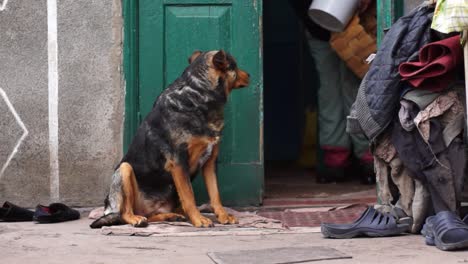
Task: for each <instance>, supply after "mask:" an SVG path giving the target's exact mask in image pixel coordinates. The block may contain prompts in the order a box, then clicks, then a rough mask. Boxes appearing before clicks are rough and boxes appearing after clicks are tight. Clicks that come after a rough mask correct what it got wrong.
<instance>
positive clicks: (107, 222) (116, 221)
mask: <svg viewBox="0 0 468 264" xmlns="http://www.w3.org/2000/svg"><path fill="white" fill-rule="evenodd" d="M113 225H125V222H124V221H123V220H122V217H120V213H110V214H107V215H104V216H102V217H100V218H98V219H96V220H95V221H94V222H93V223H91V225H89V227H91V228H101V227H103V226H113Z"/></svg>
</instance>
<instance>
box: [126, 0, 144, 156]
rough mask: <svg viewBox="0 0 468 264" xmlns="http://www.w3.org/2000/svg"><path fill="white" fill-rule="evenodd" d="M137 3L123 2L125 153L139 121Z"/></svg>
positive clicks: (129, 0)
mask: <svg viewBox="0 0 468 264" xmlns="http://www.w3.org/2000/svg"><path fill="white" fill-rule="evenodd" d="M137 4H138V2H137V1H132V0H124V1H123V16H124V40H125V41H124V48H123V49H124V57H123V58H124V60H123V63H124V65H123V66H124V75H125V83H126V93H125V121H124V142H123V146H124V152H126V151H127V149H128V146H129V145H130V143H131V141H132V139H133V136H134V134H135V131H136V129H137V128H138V124H139V123H140V120H139V105H138V76H137V74H138V39H137V34H136V33H137V29H138V17H137V14H138V13H137V12H136V10H137Z"/></svg>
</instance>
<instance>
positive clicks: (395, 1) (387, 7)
mask: <svg viewBox="0 0 468 264" xmlns="http://www.w3.org/2000/svg"><path fill="white" fill-rule="evenodd" d="M403 10H404V2H403V0H392V1H390V0H377V45H379V44H380V42H381V41H382V39H383V37H384V31H385V29H388V28H390V27H391V26H392V24H393V23H394V22H395V21H396V20H397V19H398V18H399V17H401V16H402V15H403Z"/></svg>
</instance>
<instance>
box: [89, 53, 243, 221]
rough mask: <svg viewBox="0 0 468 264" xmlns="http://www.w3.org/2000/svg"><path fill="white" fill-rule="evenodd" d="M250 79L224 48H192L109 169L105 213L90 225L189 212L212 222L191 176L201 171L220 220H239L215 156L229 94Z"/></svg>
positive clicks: (178, 216)
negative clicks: (221, 187)
mask: <svg viewBox="0 0 468 264" xmlns="http://www.w3.org/2000/svg"><path fill="white" fill-rule="evenodd" d="M249 79H250V75H249V74H248V73H247V72H245V71H243V70H241V69H239V68H238V67H237V64H236V60H235V59H234V58H233V57H232V56H231V55H230V54H228V53H227V52H225V51H223V50H219V51H208V52H201V51H195V52H194V53H193V54H192V55H191V56H190V58H189V65H188V67H187V68H186V69H185V70H184V72H183V73H182V75H181V76H180V77H179V78H178V79H176V80H175V81H174V82H173V83H172V84H171V85H169V87H167V89H166V90H164V91H163V92H162V93H161V94H160V95H159V97H158V98H157V99H156V101H155V103H154V105H153V108H152V110H151V112H150V113H149V114H148V115H147V116H146V118H145V119H144V121H143V122H142V123H141V125H140V126H139V128H138V130H137V132H136V135H135V137H134V139H133V141H132V143H131V145H130V147H129V149H128V151H127V153H126V155H125V156H124V157H123V158H122V160H121V162H120V164H119V165H118V166H117V168H116V169H115V172H114V174H113V176H112V182H111V186H110V191H109V194H108V195H107V197H106V199H105V211H104V216H103V217H101V218H99V219H97V220H95V221H94V222H93V223H92V224H91V228H100V227H102V226H110V225H118V224H131V225H133V226H135V227H144V226H147V225H148V223H149V222H158V221H180V220H185V219H186V218H188V219H189V220H190V222H191V223H192V224H193V225H194V226H196V227H211V226H213V222H212V221H211V220H210V219H208V218H206V217H204V216H202V215H201V213H200V211H199V210H198V208H197V206H196V203H195V197H194V193H193V190H192V184H191V181H192V180H193V179H194V177H195V176H196V175H197V173H198V172H199V171H200V170H201V172H202V175H203V177H204V181H205V185H206V189H207V191H208V195H209V197H210V204H211V207H212V209H213V212H214V213H215V215H216V218H217V220H218V221H219V223H221V224H234V223H237V219H236V218H235V217H234V216H232V215H230V214H228V213H227V212H226V211H225V209H224V207H223V206H222V204H221V199H220V195H219V191H218V184H217V176H216V158H217V156H218V153H219V144H220V139H221V134H222V130H223V126H224V117H223V113H224V106H225V105H226V103H227V101H228V96H229V95H230V93H231V92H232V91H233V90H234V89H237V88H242V87H246V86H248V84H249ZM179 205H180V206H181V207H179ZM176 209H179V211H180V209H181V210H182V212H177V213H176ZM180 213H182V214H180Z"/></svg>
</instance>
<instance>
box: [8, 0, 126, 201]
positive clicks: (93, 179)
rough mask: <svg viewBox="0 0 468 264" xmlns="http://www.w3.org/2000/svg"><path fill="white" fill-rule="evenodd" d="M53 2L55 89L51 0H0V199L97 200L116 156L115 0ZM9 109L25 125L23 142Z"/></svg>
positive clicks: (120, 92)
mask: <svg viewBox="0 0 468 264" xmlns="http://www.w3.org/2000/svg"><path fill="white" fill-rule="evenodd" d="M54 1H56V0H52V1H49V4H50V2H54ZM2 2H3V3H2ZM57 2H58V3H57V19H56V21H57V47H58V53H57V54H58V86H57V89H58V96H54V93H53V92H51V91H50V89H51V81H52V83H53V80H54V78H49V77H48V74H49V69H50V68H49V67H50V66H51V59H50V58H49V56H50V55H51V54H52V55H53V54H54V51H53V49H52V50H51V48H50V47H49V46H48V40H49V44H50V41H53V39H54V36H53V34H52V35H51V30H50V29H49V28H48V26H50V25H51V22H50V21H52V22H53V21H54V19H53V14H52V12H51V10H49V22H48V1H47V0H40V1H31V0H0V88H1V89H2V90H0V170H1V169H2V167H4V166H6V169H5V170H4V173H3V174H1V171H0V202H1V203H3V201H5V200H9V201H11V202H13V203H17V204H19V205H22V206H30V207H32V206H35V205H36V204H38V203H43V204H47V203H49V202H51V201H52V200H56V199H54V198H53V197H58V199H57V200H58V201H61V202H65V203H67V204H69V205H73V206H94V205H99V204H102V201H103V198H104V193H105V191H106V189H107V188H108V184H109V180H110V176H111V173H112V170H113V167H114V166H115V165H116V164H117V162H118V161H119V159H120V157H121V155H122V153H121V151H122V133H123V113H124V86H123V84H122V75H121V57H122V17H121V0H87V1H75V0H59V1H57ZM49 8H50V6H49ZM51 19H52V20H51ZM52 31H53V30H52ZM48 34H49V35H48ZM48 36H49V38H48ZM52 47H53V45H52ZM52 61H53V60H52ZM52 64H53V63H52ZM51 69H53V65H52V67H51ZM2 91H4V93H2ZM8 101H9V102H10V103H11V106H9V105H8V103H7V102H8ZM55 104H56V105H57V106H56V107H54V105H55ZM49 105H51V107H49ZM54 108H55V109H56V110H57V114H54V113H53V109H54ZM51 109H52V112H51V111H50V110H51ZM14 111H16V112H17V118H20V119H21V120H22V122H23V123H24V126H25V128H26V130H27V133H28V134H27V135H26V136H25V138H24V140H23V141H22V142H18V141H19V140H20V139H21V135H23V134H25V133H26V132H24V130H23V129H22V128H21V127H20V125H19V123H20V122H21V121H18V120H16V119H15V116H14V114H13V112H14ZM54 131H58V137H55V136H54ZM17 144H20V145H19V147H18V148H17V152H16V153H14V154H11V153H12V152H14V149H15V146H16V145H17ZM55 149H58V155H55V153H54V150H55ZM9 156H11V159H10V160H9ZM4 164H6V165H4ZM57 165H58V168H57ZM51 175H52V176H51ZM53 175H57V177H56V178H55V179H56V180H57V181H51V179H54V176H53ZM51 177H52V178H51Z"/></svg>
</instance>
